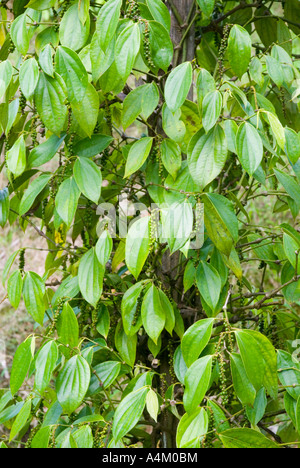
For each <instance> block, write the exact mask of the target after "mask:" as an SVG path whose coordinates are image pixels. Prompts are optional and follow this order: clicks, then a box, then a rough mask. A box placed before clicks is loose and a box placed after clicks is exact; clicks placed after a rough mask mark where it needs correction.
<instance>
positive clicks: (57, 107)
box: [34, 73, 67, 136]
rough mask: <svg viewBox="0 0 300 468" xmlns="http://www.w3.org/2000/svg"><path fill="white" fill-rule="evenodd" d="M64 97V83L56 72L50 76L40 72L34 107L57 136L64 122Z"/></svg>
mask: <svg viewBox="0 0 300 468" xmlns="http://www.w3.org/2000/svg"><path fill="white" fill-rule="evenodd" d="M66 98H67V93H66V89H65V84H64V82H63V80H62V78H61V77H60V76H59V75H58V74H56V73H55V75H54V78H51V76H48V75H46V74H45V73H40V78H39V81H38V85H37V87H36V89H35V94H34V99H35V104H36V108H37V111H38V113H39V114H40V116H41V118H42V121H43V122H44V124H45V126H46V127H47V128H49V130H51V132H53V133H54V134H55V135H57V136H60V133H61V131H62V130H63V128H64V125H65V122H66V117H67V107H66V106H65V101H66Z"/></svg>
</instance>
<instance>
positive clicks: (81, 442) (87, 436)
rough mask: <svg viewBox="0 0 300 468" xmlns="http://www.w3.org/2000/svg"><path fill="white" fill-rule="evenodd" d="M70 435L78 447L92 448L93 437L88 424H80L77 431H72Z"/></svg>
mask: <svg viewBox="0 0 300 468" xmlns="http://www.w3.org/2000/svg"><path fill="white" fill-rule="evenodd" d="M72 437H73V438H74V440H75V443H76V445H77V447H78V448H79V449H92V448H93V445H94V439H93V434H92V429H91V427H90V426H88V425H86V426H82V427H80V429H78V430H77V431H75V432H73V434H72Z"/></svg>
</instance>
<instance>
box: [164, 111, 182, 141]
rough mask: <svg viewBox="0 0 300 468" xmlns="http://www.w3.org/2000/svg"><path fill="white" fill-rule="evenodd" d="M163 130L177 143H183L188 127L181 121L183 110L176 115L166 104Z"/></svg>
mask: <svg viewBox="0 0 300 468" xmlns="http://www.w3.org/2000/svg"><path fill="white" fill-rule="evenodd" d="M162 117H163V129H164V131H165V133H166V134H167V136H168V137H169V138H171V140H173V141H175V142H176V143H181V142H182V141H183V139H184V137H185V134H186V126H185V124H184V122H183V121H182V120H181V110H180V109H178V110H177V111H176V112H175V113H174V114H173V113H172V112H171V111H170V109H169V108H168V107H167V106H166V104H164V106H163V115H162Z"/></svg>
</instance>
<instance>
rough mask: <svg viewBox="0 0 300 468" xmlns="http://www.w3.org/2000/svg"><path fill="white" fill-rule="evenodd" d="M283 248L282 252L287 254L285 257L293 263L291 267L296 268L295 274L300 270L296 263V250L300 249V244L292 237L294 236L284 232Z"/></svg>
mask: <svg viewBox="0 0 300 468" xmlns="http://www.w3.org/2000/svg"><path fill="white" fill-rule="evenodd" d="M283 248H284V252H285V254H286V256H287V259H288V260H289V262H290V263H291V265H293V267H294V268H295V269H296V268H297V272H296V273H297V274H298V273H299V271H300V265H299V264H298V256H299V255H298V254H296V252H298V251H299V250H300V245H299V242H298V241H297V240H296V239H294V237H291V236H289V235H288V234H286V233H284V234H283Z"/></svg>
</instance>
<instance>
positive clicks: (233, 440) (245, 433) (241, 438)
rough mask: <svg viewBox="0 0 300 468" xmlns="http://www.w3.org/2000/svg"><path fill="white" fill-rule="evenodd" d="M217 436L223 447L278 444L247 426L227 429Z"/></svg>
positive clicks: (259, 447) (266, 446)
mask: <svg viewBox="0 0 300 468" xmlns="http://www.w3.org/2000/svg"><path fill="white" fill-rule="evenodd" d="M219 437H220V439H221V441H222V444H223V445H224V447H225V448H251V449H254V448H255V449H262V448H266V449H267V448H268V449H270V448H279V445H277V444H276V443H275V442H273V441H272V440H270V439H267V437H265V436H264V435H263V434H261V433H260V432H257V431H255V430H254V429H248V428H247V427H244V428H242V429H229V430H228V431H225V432H222V434H219Z"/></svg>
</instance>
